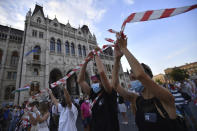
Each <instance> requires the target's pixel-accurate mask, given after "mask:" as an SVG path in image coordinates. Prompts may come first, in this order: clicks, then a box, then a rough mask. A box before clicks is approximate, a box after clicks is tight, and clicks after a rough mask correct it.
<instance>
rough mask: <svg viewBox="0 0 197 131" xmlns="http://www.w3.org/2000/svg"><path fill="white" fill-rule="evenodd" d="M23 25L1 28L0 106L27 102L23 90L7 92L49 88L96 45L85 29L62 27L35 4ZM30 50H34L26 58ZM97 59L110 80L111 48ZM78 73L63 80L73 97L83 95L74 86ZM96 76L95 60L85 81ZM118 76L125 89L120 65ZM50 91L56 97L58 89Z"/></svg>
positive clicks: (92, 36)
mask: <svg viewBox="0 0 197 131" xmlns="http://www.w3.org/2000/svg"><path fill="white" fill-rule="evenodd" d="M24 26H25V28H24V31H21V30H17V29H13V28H9V27H5V28H6V30H5V31H4V29H3V28H4V26H2V29H1V30H0V42H1V43H0V63H1V64H0V69H1V70H0V88H1V92H0V93H1V97H0V102H1V103H2V102H5V103H9V102H13V101H14V102H15V103H20V104H21V103H22V102H23V101H26V100H28V98H29V92H27V91H24V92H21V93H15V94H12V95H11V91H13V90H15V89H17V88H21V87H24V86H25V85H30V86H31V88H39V89H40V90H43V89H44V88H48V87H50V84H51V83H53V82H55V81H57V80H59V79H60V78H63V77H64V76H65V75H66V74H68V73H69V72H70V71H71V70H72V69H74V68H75V67H76V66H77V65H79V64H82V63H83V62H84V61H83V60H84V59H85V57H86V56H87V54H88V53H89V52H90V51H91V50H93V49H94V48H95V47H96V46H97V41H96V37H95V35H93V34H92V33H91V32H90V30H89V28H88V26H86V25H83V26H82V27H79V28H73V27H72V26H71V25H70V23H69V22H68V23H67V24H62V23H60V22H58V19H57V18H54V19H53V20H51V19H49V18H48V17H46V16H45V14H44V12H43V7H41V6H39V5H35V9H34V10H33V12H31V10H29V11H28V12H27V14H26V18H25V24H24ZM1 34H2V35H1ZM3 34H4V35H3ZM12 39H14V40H12ZM34 49H36V50H37V51H36V52H33V53H30V54H28V55H27V53H28V52H30V51H31V50H34ZM100 57H101V59H102V62H103V64H104V66H105V72H106V74H107V76H108V78H109V80H111V79H112V68H113V64H114V57H113V50H112V48H108V49H107V50H106V51H104V53H103V54H102V55H101V56H100ZM78 73H79V72H76V73H75V74H73V75H72V76H71V77H70V78H69V79H68V80H67V87H68V91H69V92H70V94H71V95H72V96H73V97H76V96H81V95H83V93H82V91H81V88H80V87H79V85H78V84H77V76H78ZM96 73H97V69H96V64H95V61H94V60H93V61H90V62H89V64H88V66H87V70H86V81H87V82H88V83H89V84H91V80H90V77H91V76H92V75H94V74H96ZM119 74H120V83H121V85H122V86H123V87H126V84H125V78H124V73H123V69H122V66H121V69H120V72H119ZM8 90H9V91H8ZM53 91H54V93H55V95H56V96H57V97H58V92H59V88H58V87H56V88H54V90H53ZM9 94H10V95H9ZM8 96H9V98H7V97H8ZM14 98H15V99H14Z"/></svg>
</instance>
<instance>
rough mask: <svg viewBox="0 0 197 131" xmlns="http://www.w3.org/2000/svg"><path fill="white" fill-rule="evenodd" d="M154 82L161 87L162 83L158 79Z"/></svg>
mask: <svg viewBox="0 0 197 131" xmlns="http://www.w3.org/2000/svg"><path fill="white" fill-rule="evenodd" d="M155 82H157V83H158V84H159V85H162V84H163V83H162V82H161V81H160V79H156V80H155Z"/></svg>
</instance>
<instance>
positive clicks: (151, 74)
mask: <svg viewBox="0 0 197 131" xmlns="http://www.w3.org/2000/svg"><path fill="white" fill-rule="evenodd" d="M141 65H142V67H143V68H144V71H145V73H146V74H147V75H149V76H150V78H153V73H152V71H151V69H150V67H149V66H148V65H146V64H144V63H141Z"/></svg>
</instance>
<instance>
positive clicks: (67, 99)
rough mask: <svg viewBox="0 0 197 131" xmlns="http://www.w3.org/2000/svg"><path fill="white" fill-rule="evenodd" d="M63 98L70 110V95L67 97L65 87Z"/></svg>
mask: <svg viewBox="0 0 197 131" xmlns="http://www.w3.org/2000/svg"><path fill="white" fill-rule="evenodd" d="M64 96H65V98H66V104H67V105H68V107H69V108H71V107H72V101H71V98H70V95H69V93H68V91H67V89H66V87H64Z"/></svg>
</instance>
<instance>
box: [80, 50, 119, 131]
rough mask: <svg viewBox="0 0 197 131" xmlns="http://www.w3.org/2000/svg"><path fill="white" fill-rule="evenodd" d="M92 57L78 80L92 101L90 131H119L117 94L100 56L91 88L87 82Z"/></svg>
mask: <svg viewBox="0 0 197 131" xmlns="http://www.w3.org/2000/svg"><path fill="white" fill-rule="evenodd" d="M95 50H96V51H98V50H100V48H98V47H97V48H96V49H95ZM91 57H94V54H93V53H92V52H90V53H89V54H88V56H87V58H86V61H85V63H84V64H83V66H82V68H81V70H80V73H79V76H78V80H77V81H78V83H79V85H80V86H81V88H82V90H83V92H84V93H85V94H87V95H89V98H90V101H92V102H91V103H90V104H91V111H92V119H91V124H90V130H91V131H119V122H118V109H117V107H118V106H117V93H116V92H115V91H114V90H113V87H112V85H111V83H110V82H109V80H108V78H107V76H106V74H105V71H104V66H103V63H102V62H101V59H100V58H99V56H98V55H95V61H96V66H97V69H98V74H97V75H95V76H92V77H91V80H92V85H91V86H90V85H88V83H87V82H86V81H85V72H86V67H87V64H88V62H89V61H90V60H89V59H88V58H91Z"/></svg>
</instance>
